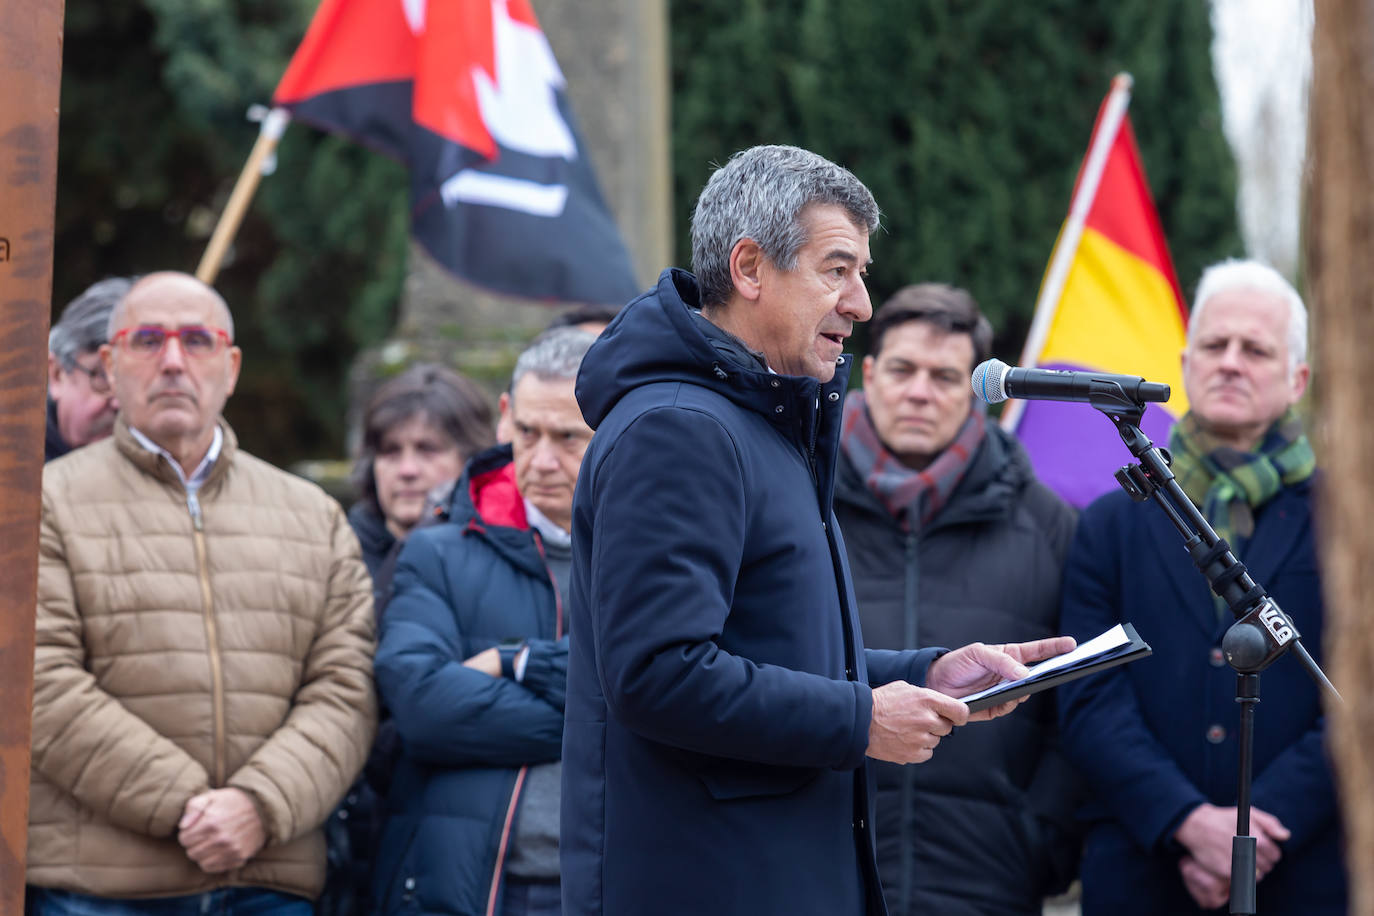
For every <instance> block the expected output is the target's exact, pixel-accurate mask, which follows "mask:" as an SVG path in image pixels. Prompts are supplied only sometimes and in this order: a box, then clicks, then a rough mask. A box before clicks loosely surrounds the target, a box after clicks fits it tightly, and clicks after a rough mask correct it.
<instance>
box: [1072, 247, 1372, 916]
mask: <svg viewBox="0 0 1374 916" xmlns="http://www.w3.org/2000/svg"><path fill="white" fill-rule="evenodd" d="M1306 352H1307V311H1306V309H1305V307H1304V306H1303V303H1302V299H1301V298H1300V297H1299V296H1298V294H1297V292H1296V291H1294V289H1293V288H1292V286H1290V285H1289V284H1288V282H1287V281H1286V280H1284V279H1283V278H1282V277H1281V276H1280V275H1279V274H1278V273H1277V272H1275V271H1274V270H1272V269H1270V268H1269V267H1266V266H1264V265H1262V264H1258V263H1255V262H1253V261H1228V262H1224V263H1221V264H1217V265H1214V266H1212V267H1210V268H1208V269H1207V270H1206V271H1204V273H1203V275H1202V278H1201V280H1200V281H1199V283H1198V290H1197V296H1196V299H1195V305H1194V307H1193V314H1192V319H1191V322H1190V324H1189V329H1188V343H1187V347H1186V349H1185V350H1184V353H1183V384H1184V388H1185V389H1186V391H1187V394H1188V400H1189V404H1190V410H1189V412H1188V413H1187V414H1185V415H1184V417H1183V419H1182V420H1181V421H1180V422H1179V423H1178V425H1177V426H1176V427H1174V430H1173V433H1172V434H1171V436H1170V439H1169V449H1170V451H1171V453H1172V456H1173V468H1174V472H1175V474H1176V475H1177V477H1178V481H1179V484H1180V485H1181V486H1182V487H1183V490H1184V492H1186V493H1187V494H1188V496H1189V498H1191V499H1192V500H1193V502H1194V503H1196V504H1197V506H1198V507H1199V508H1200V509H1201V510H1202V512H1203V514H1204V515H1206V517H1207V519H1208V521H1209V522H1210V523H1211V525H1212V527H1213V528H1215V529H1216V531H1217V533H1218V534H1220V535H1221V536H1222V537H1224V538H1225V539H1226V540H1227V541H1228V542H1229V543H1230V545H1231V548H1232V550H1233V551H1234V552H1235V554H1236V555H1237V556H1238V557H1239V558H1240V559H1241V560H1242V561H1243V562H1244V563H1245V564H1246V566H1247V567H1248V568H1249V570H1250V573H1251V574H1252V575H1253V576H1254V578H1255V579H1256V581H1258V582H1260V583H1261V584H1263V585H1264V586H1265V587H1266V588H1267V589H1268V590H1269V592H1270V593H1271V594H1272V595H1273V597H1274V599H1275V600H1276V601H1277V602H1278V603H1279V605H1280V606H1282V607H1283V609H1284V610H1285V611H1286V612H1287V613H1288V614H1289V615H1290V616H1291V617H1292V618H1293V619H1294V621H1295V622H1296V624H1297V626H1298V628H1299V630H1300V631H1301V632H1302V634H1303V637H1304V639H1303V641H1304V643H1305V644H1306V645H1307V646H1308V647H1309V648H1310V649H1311V651H1312V652H1313V654H1314V655H1315V656H1318V660H1319V661H1320V658H1319V656H1320V651H1321V645H1322V599H1321V583H1320V581H1319V578H1318V574H1317V563H1316V549H1315V532H1314V530H1313V519H1312V510H1313V500H1314V493H1313V484H1314V470H1315V461H1314V459H1313V455H1312V449H1311V446H1310V445H1309V444H1308V441H1307V437H1306V435H1305V434H1304V433H1303V427H1302V421H1301V419H1300V418H1299V417H1298V415H1297V414H1296V413H1295V412H1294V405H1295V404H1296V403H1297V401H1298V400H1299V399H1300V398H1301V397H1302V395H1303V393H1304V391H1305V390H1306V388H1307V382H1308V377H1309V374H1310V370H1309V368H1308V365H1307V363H1306V360H1305V356H1306ZM1121 621H1130V622H1132V623H1133V624H1134V625H1135V627H1136V629H1137V630H1138V631H1139V633H1140V635H1141V636H1142V637H1143V638H1144V639H1145V640H1146V641H1147V642H1149V643H1150V645H1151V646H1153V648H1154V656H1153V657H1152V658H1150V659H1147V660H1145V661H1144V662H1141V663H1139V664H1136V665H1129V666H1125V667H1123V668H1119V669H1116V670H1115V671H1112V672H1108V673H1106V674H1103V675H1099V676H1096V677H1092V678H1084V679H1083V680H1080V681H1077V682H1075V683H1074V684H1071V685H1066V686H1065V687H1064V688H1062V689H1061V690H1060V691H1059V702H1060V719H1061V724H1062V728H1063V741H1064V746H1065V750H1066V752H1067V753H1068V754H1069V756H1070V758H1071V759H1072V761H1073V762H1074V763H1075V764H1076V765H1077V766H1078V767H1079V769H1080V770H1081V772H1082V773H1083V775H1084V777H1085V779H1086V782H1087V783H1088V787H1089V788H1090V789H1091V790H1092V792H1093V798H1092V801H1091V802H1090V803H1089V804H1088V805H1087V806H1086V807H1085V809H1084V812H1083V813H1084V816H1085V817H1086V819H1087V820H1088V821H1089V833H1088V838H1087V843H1086V846H1085V849H1084V854H1083V913H1084V916H1095V914H1107V913H1110V914H1112V916H1129V914H1135V913H1140V914H1157V913H1171V914H1187V913H1200V912H1203V911H1205V910H1211V909H1215V908H1217V907H1220V906H1222V905H1224V904H1225V903H1226V901H1227V898H1228V896H1229V894H1230V866H1231V837H1232V835H1233V834H1234V833H1235V830H1236V808H1235V804H1236V786H1237V766H1236V763H1237V755H1238V745H1237V737H1238V726H1239V712H1238V706H1237V704H1236V703H1235V699H1234V697H1235V683H1236V678H1235V673H1234V672H1233V671H1232V670H1231V669H1230V668H1229V667H1228V666H1227V665H1226V661H1225V658H1224V656H1223V654H1222V651H1221V638H1222V636H1223V635H1224V634H1225V632H1226V629H1227V627H1228V626H1229V625H1230V624H1231V623H1232V622H1233V620H1232V617H1231V614H1230V613H1229V611H1228V610H1227V609H1226V607H1225V606H1224V605H1223V604H1221V603H1220V602H1219V601H1218V600H1217V599H1216V598H1214V597H1213V596H1212V594H1211V593H1210V592H1209V591H1208V588H1207V582H1206V580H1205V579H1204V578H1203V577H1202V576H1201V575H1199V574H1198V573H1197V571H1196V570H1195V569H1194V568H1193V566H1192V564H1191V562H1190V561H1189V560H1188V556H1187V554H1186V553H1185V551H1184V549H1183V544H1182V542H1181V541H1180V539H1179V536H1178V534H1177V532H1176V531H1175V530H1174V529H1173V527H1172V525H1171V523H1170V522H1169V521H1168V520H1167V519H1166V518H1165V516H1164V514H1163V513H1161V512H1158V511H1155V510H1154V509H1153V507H1149V506H1137V505H1134V504H1133V503H1131V501H1130V500H1129V498H1128V497H1126V495H1125V494H1124V493H1112V494H1109V495H1107V496H1104V497H1102V498H1101V499H1099V500H1098V501H1097V502H1095V503H1093V505H1091V506H1089V507H1088V508H1087V509H1086V510H1085V511H1084V513H1083V516H1082V519H1081V521H1080V524H1079V529H1078V532H1077V534H1076V536H1075V540H1074V543H1073V546H1072V547H1071V548H1070V552H1069V561H1068V566H1067V568H1066V571H1065V576H1064V597H1063V626H1064V630H1065V631H1066V632H1068V633H1070V634H1073V635H1076V636H1079V637H1082V636H1085V635H1095V634H1097V633H1100V632H1101V631H1102V630H1104V629H1105V628H1106V627H1108V626H1111V625H1112V624H1114V623H1118V622H1121ZM1262 691H1263V693H1262V699H1263V702H1262V703H1261V705H1260V707H1259V709H1258V712H1257V715H1256V728H1255V744H1254V758H1253V760H1254V790H1253V796H1252V798H1253V805H1254V807H1253V810H1252V812H1251V826H1250V833H1251V834H1252V835H1254V836H1255V837H1256V838H1257V840H1258V853H1257V876H1258V878H1259V885H1258V893H1259V896H1258V901H1257V904H1258V905H1257V909H1258V911H1259V912H1261V913H1265V914H1304V916H1309V914H1326V913H1330V914H1338V913H1344V912H1346V886H1345V873H1344V870H1343V868H1342V865H1341V855H1340V836H1339V834H1340V826H1339V818H1338V814H1337V804H1336V797H1335V789H1334V785H1333V781H1332V775H1331V771H1330V767H1329V765H1328V761H1327V759H1326V755H1325V753H1324V751H1323V747H1322V745H1323V737H1324V731H1325V727H1324V720H1323V718H1322V707H1321V697H1320V695H1319V693H1318V691H1317V688H1316V687H1315V686H1314V685H1313V684H1312V682H1311V681H1310V680H1309V679H1308V677H1307V675H1306V673H1305V672H1304V671H1303V670H1302V668H1301V667H1300V666H1299V665H1297V664H1295V663H1293V662H1292V661H1291V660H1288V659H1280V661H1279V662H1278V663H1277V664H1275V665H1273V666H1272V667H1270V668H1268V669H1267V670H1266V671H1265V672H1264V676H1263V686H1262Z"/></svg>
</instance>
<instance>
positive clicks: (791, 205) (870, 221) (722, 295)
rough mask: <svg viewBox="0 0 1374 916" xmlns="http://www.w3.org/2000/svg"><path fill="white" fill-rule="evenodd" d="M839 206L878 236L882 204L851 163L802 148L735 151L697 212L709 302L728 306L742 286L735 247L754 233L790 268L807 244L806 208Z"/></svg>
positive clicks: (695, 232) (699, 262)
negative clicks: (736, 278) (734, 265)
mask: <svg viewBox="0 0 1374 916" xmlns="http://www.w3.org/2000/svg"><path fill="white" fill-rule="evenodd" d="M811 204H836V205H838V206H840V207H843V208H844V210H845V212H847V213H848V214H849V218H850V219H851V220H853V221H854V225H856V226H862V227H864V228H865V229H867V230H868V232H869V233H870V234H871V233H873V232H875V231H877V229H878V217H879V213H878V204H877V202H876V201H875V200H874V199H873V194H872V193H870V192H869V190H868V188H866V187H864V184H863V182H861V181H859V179H857V178H855V177H854V174H853V173H852V172H850V171H849V170H848V169H846V168H843V167H842V166H838V165H836V164H835V163H833V162H831V161H829V160H828V159H824V158H822V157H820V156H817V155H816V154H815V153H812V152H808V151H807V150H804V149H798V148H797V147H795V146H755V147H753V148H752V149H747V150H743V151H741V152H738V153H735V154H734V155H733V156H731V157H730V161H729V162H727V163H725V165H724V166H722V167H721V168H719V169H716V171H715V173H714V174H712V175H711V178H710V180H709V181H707V182H706V187H705V188H703V189H702V192H701V196H700V197H699V198H697V206H696V210H695V211H694V212H693V213H692V272H693V273H695V274H696V278H697V283H698V284H699V285H700V287H701V304H702V305H724V304H725V303H726V302H727V301H729V299H730V294H731V293H732V292H733V291H734V283H733V282H732V281H731V279H730V252H731V251H733V250H734V248H735V244H736V243H737V242H739V240H740V239H746V238H747V239H753V240H754V241H755V242H757V243H758V246H759V248H761V249H762V250H763V253H764V255H766V256H767V257H768V259H769V260H770V261H772V262H773V263H774V264H776V265H777V266H778V267H779V268H781V269H782V270H791V269H792V268H794V267H796V266H797V252H798V251H799V250H800V249H801V247H802V246H803V245H805V244H806V241H807V239H806V231H805V228H804V227H803V226H802V223H801V214H802V211H803V210H804V209H805V208H806V207H807V206H809V205H811Z"/></svg>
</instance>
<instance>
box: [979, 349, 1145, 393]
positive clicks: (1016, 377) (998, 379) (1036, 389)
mask: <svg viewBox="0 0 1374 916" xmlns="http://www.w3.org/2000/svg"><path fill="white" fill-rule="evenodd" d="M973 393H974V394H975V395H977V396H978V398H979V399H980V400H982V401H984V402H986V403H988V404H1000V403H1001V402H1002V401H1005V400H1006V399H1007V398H1022V399H1024V400H1028V401H1082V402H1083V403H1085V404H1091V403H1094V402H1095V401H1097V400H1098V399H1099V398H1100V397H1102V396H1103V395H1105V396H1107V397H1109V398H1111V397H1116V398H1120V397H1122V396H1125V397H1126V398H1127V399H1129V400H1131V401H1134V402H1135V403H1137V404H1143V403H1145V402H1147V401H1167V400H1169V386H1168V385H1165V384H1163V383H1161V382H1147V381H1145V379H1143V378H1141V377H1140V376H1138V375H1113V374H1111V373H1110V372H1069V371H1066V370H1062V369H1022V368H1020V367H1018V366H1008V365H1007V364H1006V363H1004V362H1002V361H1001V360H1000V359H989V360H986V361H984V362H982V363H979V365H978V368H976V369H974V370H973Z"/></svg>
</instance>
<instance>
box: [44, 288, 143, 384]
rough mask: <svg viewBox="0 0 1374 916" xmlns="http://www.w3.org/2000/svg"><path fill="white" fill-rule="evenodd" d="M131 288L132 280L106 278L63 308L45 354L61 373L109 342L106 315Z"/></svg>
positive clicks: (107, 318) (107, 317)
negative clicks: (53, 361) (51, 359)
mask: <svg viewBox="0 0 1374 916" xmlns="http://www.w3.org/2000/svg"><path fill="white" fill-rule="evenodd" d="M133 285H134V281H133V279H132V278H129V277H109V278H107V279H105V280H101V281H100V282H99V283H93V284H91V285H90V286H88V287H86V291H85V292H83V293H82V294H81V295H79V296H77V297H76V298H75V299H73V300H72V301H71V302H69V303H68V304H67V307H66V308H64V309H63V310H62V317H60V318H58V319H57V323H56V324H54V325H53V326H52V330H51V331H49V332H48V352H49V353H51V354H52V355H53V356H54V357H55V358H56V359H57V362H58V363H59V364H60V365H61V366H62V368H63V369H70V368H72V367H73V366H75V365H76V358H77V356H79V355H81V354H82V353H93V352H95V351H96V350H98V349H100V347H101V345H102V344H104V343H106V342H107V341H108V340H109V339H110V336H109V324H110V315H111V313H113V312H114V307H115V305H116V304H117V303H118V302H119V300H120V299H123V298H124V294H125V293H127V292H128V291H129V289H130V287H132V286H133Z"/></svg>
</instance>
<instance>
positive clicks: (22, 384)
mask: <svg viewBox="0 0 1374 916" xmlns="http://www.w3.org/2000/svg"><path fill="white" fill-rule="evenodd" d="M62 14H63V0H0V914H10V913H19V912H22V909H23V899H24V855H25V847H26V842H27V835H28V812H29V726H30V721H31V718H32V707H33V618H34V605H35V601H36V593H37V575H38V517H39V483H40V481H41V479H42V475H43V426H44V422H45V412H44V404H45V399H46V394H45V392H46V388H45V386H46V377H47V353H48V343H47V337H48V314H49V310H50V308H51V300H52V269H53V264H52V254H53V218H54V208H55V206H56V200H57V106H58V94H59V88H60V84H61V76H62Z"/></svg>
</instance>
